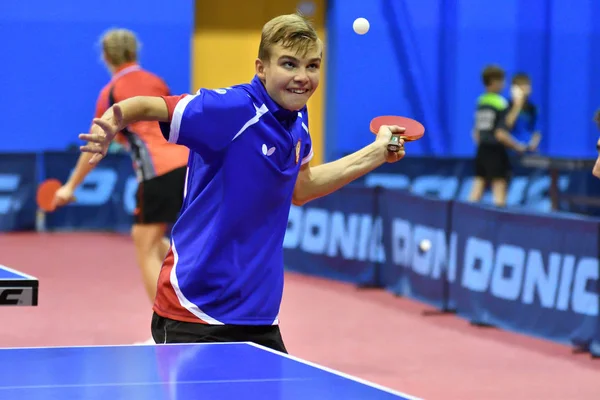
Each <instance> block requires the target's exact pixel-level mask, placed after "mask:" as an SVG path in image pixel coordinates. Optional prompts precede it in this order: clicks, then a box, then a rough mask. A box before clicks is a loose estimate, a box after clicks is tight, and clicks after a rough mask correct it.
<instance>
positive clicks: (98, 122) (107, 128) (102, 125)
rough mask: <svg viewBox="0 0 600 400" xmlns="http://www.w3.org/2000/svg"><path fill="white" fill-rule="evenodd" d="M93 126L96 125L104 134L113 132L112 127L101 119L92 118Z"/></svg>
mask: <svg viewBox="0 0 600 400" xmlns="http://www.w3.org/2000/svg"><path fill="white" fill-rule="evenodd" d="M94 124H96V125H98V126H99V127H100V128H102V129H103V130H104V131H105V132H111V133H112V131H113V126H112V125H111V124H110V123H109V122H107V121H104V120H103V119H100V118H94Z"/></svg>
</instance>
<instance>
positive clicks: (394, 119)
mask: <svg viewBox="0 0 600 400" xmlns="http://www.w3.org/2000/svg"><path fill="white" fill-rule="evenodd" d="M381 125H398V126H401V127H403V128H405V129H406V130H405V131H404V133H402V134H401V135H392V138H391V139H390V142H389V143H388V150H389V151H391V152H394V153H395V152H398V151H400V144H399V142H400V139H404V141H406V142H412V141H415V140H418V139H421V138H422V137H423V135H424V134H425V127H424V126H423V124H421V123H420V122H419V121H416V120H414V119H412V118H407V117H400V116H395V115H382V116H380V117H375V118H373V119H372V120H371V124H370V129H371V132H372V133H374V134H377V133H378V132H379V128H381Z"/></svg>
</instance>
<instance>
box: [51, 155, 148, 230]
mask: <svg viewBox="0 0 600 400" xmlns="http://www.w3.org/2000/svg"><path fill="white" fill-rule="evenodd" d="M78 157H79V153H78V152H74V153H45V154H44V159H43V160H44V161H43V165H44V171H45V175H46V177H48V178H56V179H59V180H61V181H62V182H65V181H66V180H67V179H68V177H69V175H70V174H71V171H72V170H73V168H75V164H76V163H77V159H78ZM137 186H138V183H137V180H136V178H135V174H134V171H133V166H132V164H131V158H129V156H127V155H125V154H111V155H109V156H108V157H106V158H105V159H104V160H102V162H101V163H100V164H98V165H97V166H96V167H95V168H94V169H93V170H92V171H91V172H90V173H89V174H88V175H87V176H86V178H85V180H84V181H83V183H82V184H81V185H80V186H79V187H78V188H77V190H76V191H75V197H76V201H75V202H74V203H72V204H69V205H68V206H66V207H61V208H59V209H58V210H56V211H55V212H53V213H50V214H47V215H46V229H48V230H97V231H111V232H128V231H129V230H130V228H131V224H132V222H133V212H134V210H135V204H136V201H135V195H136V191H137Z"/></svg>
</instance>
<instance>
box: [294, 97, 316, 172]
mask: <svg viewBox="0 0 600 400" xmlns="http://www.w3.org/2000/svg"><path fill="white" fill-rule="evenodd" d="M298 117H299V118H301V119H302V128H303V131H304V134H303V139H304V140H303V142H304V145H303V146H302V162H301V164H302V165H304V164H306V163H308V162H310V160H312V158H313V156H314V153H313V147H312V139H311V137H310V131H309V129H308V111H307V110H306V108H304V109H303V110H302V111H300V112H298Z"/></svg>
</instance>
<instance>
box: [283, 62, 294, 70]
mask: <svg viewBox="0 0 600 400" xmlns="http://www.w3.org/2000/svg"><path fill="white" fill-rule="evenodd" d="M282 65H283V66H284V67H285V68H294V67H295V66H296V65H295V64H294V63H293V62H291V61H284V62H283V64H282Z"/></svg>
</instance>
